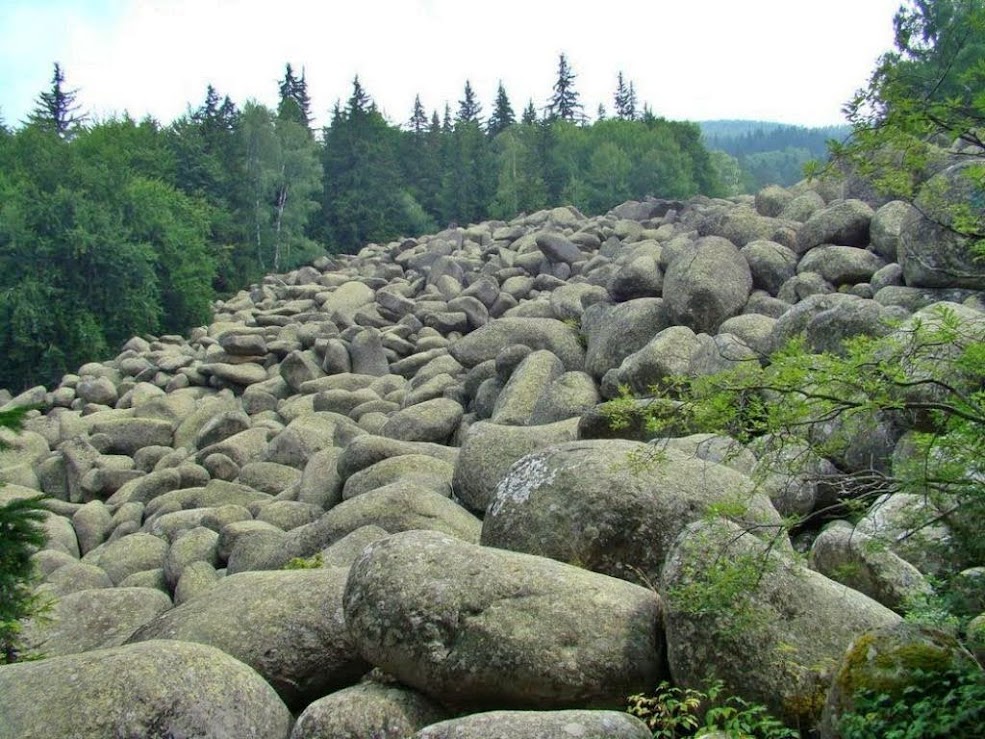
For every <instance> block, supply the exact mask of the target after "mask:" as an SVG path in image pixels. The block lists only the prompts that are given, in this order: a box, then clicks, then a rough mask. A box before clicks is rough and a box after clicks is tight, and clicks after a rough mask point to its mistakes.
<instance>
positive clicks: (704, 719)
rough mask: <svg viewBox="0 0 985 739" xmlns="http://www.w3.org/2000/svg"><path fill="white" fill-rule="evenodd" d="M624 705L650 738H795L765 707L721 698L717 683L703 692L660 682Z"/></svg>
mask: <svg viewBox="0 0 985 739" xmlns="http://www.w3.org/2000/svg"><path fill="white" fill-rule="evenodd" d="M628 704H629V705H628V708H627V709H626V710H627V712H628V713H630V714H632V715H633V716H636V717H637V718H639V719H641V720H642V721H643V722H644V723H645V724H646V725H647V728H649V729H650V731H652V732H653V737H654V739H678V738H679V737H692V736H693V737H700V736H704V735H705V734H709V733H711V732H714V731H724V732H726V733H728V734H729V736H733V737H738V738H740V739H742V738H746V737H748V738H750V739H796V738H797V732H795V731H794V730H793V729H790V728H788V727H786V726H784V725H783V723H781V722H780V721H779V720H778V719H776V718H774V717H773V716H771V715H770V714H769V712H768V711H767V710H766V708H765V706H761V705H756V704H753V703H747V702H746V701H744V700H742V699H741V698H738V697H736V696H734V695H725V694H724V686H723V684H722V683H721V682H720V681H719V682H715V683H712V684H711V686H709V688H708V692H706V693H704V692H701V691H700V690H693V689H692V688H677V687H674V686H672V685H670V684H669V683H667V682H662V683H660V685H659V686H657V690H656V692H655V693H654V694H653V695H642V694H640V695H633V696H630V697H629V701H628Z"/></svg>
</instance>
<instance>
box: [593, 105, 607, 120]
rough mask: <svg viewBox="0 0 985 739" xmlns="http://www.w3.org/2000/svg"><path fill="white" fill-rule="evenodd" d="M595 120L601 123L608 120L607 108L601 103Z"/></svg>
mask: <svg viewBox="0 0 985 739" xmlns="http://www.w3.org/2000/svg"><path fill="white" fill-rule="evenodd" d="M595 118H596V120H599V121H604V120H605V119H606V113H605V106H604V105H603V104H602V103H599V108H598V110H597V111H596V112H595Z"/></svg>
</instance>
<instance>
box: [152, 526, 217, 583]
mask: <svg viewBox="0 0 985 739" xmlns="http://www.w3.org/2000/svg"><path fill="white" fill-rule="evenodd" d="M195 562H208V563H209V564H210V565H212V566H213V567H215V566H217V565H218V564H219V534H218V533H217V532H215V531H213V530H212V529H208V528H205V527H204V526H198V527H196V528H193V529H191V530H190V531H187V532H186V533H184V534H183V535H181V536H179V537H178V538H177V539H176V540H175V542H174V543H173V544H172V545H171V547H170V549H168V555H167V557H165V559H164V578H165V580H166V581H167V583H168V587H169V588H171V589H172V590H174V588H175V587H176V586H177V584H178V580H180V579H181V573H182V572H184V571H185V568H186V567H188V566H189V565H192V564H194V563H195Z"/></svg>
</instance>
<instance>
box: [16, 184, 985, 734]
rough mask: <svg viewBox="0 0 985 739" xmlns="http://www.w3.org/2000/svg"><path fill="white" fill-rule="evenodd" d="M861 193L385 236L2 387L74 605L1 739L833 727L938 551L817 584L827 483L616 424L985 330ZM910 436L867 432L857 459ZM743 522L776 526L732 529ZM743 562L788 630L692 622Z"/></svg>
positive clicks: (21, 471) (923, 232) (629, 206)
mask: <svg viewBox="0 0 985 739" xmlns="http://www.w3.org/2000/svg"><path fill="white" fill-rule="evenodd" d="M839 195H840V193H838V192H833V191H831V188H830V187H828V186H810V185H807V184H802V185H799V186H797V187H794V188H791V189H781V188H777V187H770V188H767V189H766V190H763V191H762V192H760V193H759V194H758V195H756V196H755V197H754V198H753V197H739V198H735V199H731V200H712V199H708V198H694V199H692V200H689V201H686V202H668V201H658V200H651V201H645V202H629V203H625V204H623V205H620V206H619V207H617V208H615V209H613V210H612V211H611V212H609V213H608V214H606V215H604V216H599V217H594V218H587V217H585V216H584V215H582V214H581V213H579V212H578V211H577V210H575V209H574V208H568V207H566V208H555V209H553V210H545V211H541V212H538V213H534V214H532V215H529V216H524V217H521V218H518V219H516V220H513V221H511V222H509V223H505V222H487V223H480V224H475V225H471V226H469V227H467V228H460V227H456V228H449V229H447V230H445V231H442V232H440V233H437V234H433V235H428V236H422V237H419V238H407V239H403V240H400V241H395V242H392V243H388V244H370V245H368V246H366V247H365V248H363V249H362V250H361V251H360V252H359V253H358V254H356V255H339V256H325V257H321V258H319V259H318V260H316V261H315V262H314V263H313V264H311V265H309V266H304V267H301V268H300V269H297V270H295V271H292V272H290V273H287V274H281V275H270V276H268V277H266V278H265V279H264V280H263V281H262V282H261V283H259V284H256V285H253V286H252V287H250V288H249V289H248V290H244V291H242V292H240V293H238V294H236V295H234V296H232V297H231V298H229V299H228V300H225V301H221V302H219V303H217V304H216V306H215V314H214V320H213V322H212V323H211V324H210V325H209V326H206V327H202V328H197V329H195V330H193V331H191V332H190V334H189V335H188V336H186V337H182V336H159V337H145V338H141V337H134V338H133V339H131V340H130V341H129V342H127V344H126V345H125V346H124V347H123V349H122V352H121V353H120V354H119V355H118V356H117V357H115V358H114V359H111V360H108V361H104V362H93V363H90V364H86V365H84V366H83V367H80V368H79V370H78V372H77V373H76V374H74V375H68V376H65V377H64V378H63V379H62V381H61V383H60V384H59V385H58V386H57V387H53V388H50V389H49V388H41V387H39V388H34V389H32V390H29V391H27V392H26V393H24V394H22V395H20V396H18V397H17V398H13V399H10V403H9V405H13V404H24V403H37V404H39V405H40V407H41V408H42V409H43V410H41V411H38V412H34V413H33V414H32V416H31V417H29V420H28V421H27V423H26V430H25V431H24V432H23V433H21V434H20V435H18V436H16V437H10V438H9V439H8V440H9V442H10V448H9V449H8V450H7V451H4V452H2V453H0V479H2V480H3V481H5V482H6V485H5V486H4V487H3V488H2V489H0V503H2V502H4V501H9V500H11V499H14V498H18V497H29V496H33V495H36V494H37V493H38V492H43V493H45V494H46V495H47V496H49V500H48V507H49V511H50V513H49V514H48V519H47V522H46V529H47V533H48V536H49V539H48V544H47V545H46V547H45V548H44V549H43V550H41V551H39V552H37V553H36V554H35V555H34V559H35V561H36V564H37V567H38V570H39V572H40V573H41V574H42V575H43V579H44V582H43V584H42V585H41V586H40V591H42V592H44V593H46V594H47V595H49V596H50V597H51V598H52V602H53V606H52V609H51V610H50V612H49V613H48V617H47V618H46V619H42V620H38V621H37V622H34V623H28V624H27V625H26V628H25V632H24V636H25V640H26V642H27V646H28V647H29V649H30V650H32V651H35V652H37V653H40V654H42V655H44V659H41V660H39V661H29V662H23V663H19V664H14V665H9V666H3V667H0V737H41V736H43V737H46V738H47V739H62V738H65V739H67V737H106V736H185V737H205V736H208V737H265V738H266V737H269V738H282V739H287V737H291V738H292V739H305V738H309V737H310V738H314V737H328V736H331V737H353V738H356V737H358V738H360V739H363V738H365V737H370V736H373V737H393V738H396V737H411V736H417V737H459V738H468V739H483V738H486V739H489V738H491V737H500V736H512V737H526V736H530V737H534V736H536V737H554V736H557V737H562V736H611V737H622V736H625V737H640V738H641V739H642V738H643V737H647V736H649V735H650V734H649V732H648V731H647V730H646V728H645V727H644V726H643V724H642V723H641V722H640V721H639V720H637V719H635V718H633V717H630V716H628V715H626V714H623V713H621V712H620V711H621V709H622V707H623V706H624V705H625V699H626V697H627V696H629V695H630V694H633V693H640V692H650V691H652V690H653V689H654V688H655V687H656V686H657V684H658V683H660V682H661V681H662V680H669V681H672V682H676V683H677V684H681V685H694V686H696V687H697V686H699V685H700V684H701V681H702V680H704V679H705V678H707V677H709V676H715V677H718V678H720V679H723V680H724V681H725V682H726V684H727V685H728V686H729V687H730V688H731V689H732V690H734V691H736V692H737V693H739V694H740V695H742V696H743V697H745V698H747V699H750V700H756V701H760V702H764V703H766V704H767V705H768V706H769V707H770V708H771V709H772V710H774V711H775V712H777V713H778V714H779V715H780V716H782V717H783V718H784V719H785V720H786V721H788V722H789V723H790V724H791V725H798V724H799V725H802V726H805V725H811V724H813V723H815V722H817V721H818V720H819V719H820V713H821V709H822V708H823V706H824V702H825V694H826V691H827V688H828V686H829V685H830V680H831V675H833V674H834V671H835V669H836V668H837V665H838V663H839V660H841V659H842V656H843V654H844V652H845V650H846V649H847V648H848V647H849V645H850V644H851V643H852V640H853V639H855V638H856V637H858V636H859V635H860V634H861V633H863V632H865V631H867V630H870V629H888V628H891V627H893V626H894V625H895V624H896V623H897V622H898V621H899V616H898V615H897V613H895V612H894V610H893V609H897V610H898V608H899V606H900V603H901V601H902V599H903V598H904V597H905V596H906V594H907V593H912V592H921V591H922V590H925V589H926V588H927V580H926V576H927V575H932V574H934V568H935V567H940V566H944V564H945V563H942V562H940V561H937V560H934V561H925V560H926V553H925V552H924V551H921V550H920V549H919V547H916V548H914V547H911V548H910V549H909V550H907V549H906V548H905V547H902V548H901V549H900V550H899V551H895V550H893V549H889V550H880V551H878V552H877V551H875V550H872V549H866V548H865V547H862V546H858V545H857V542H860V541H861V540H862V534H859V539H858V540H855V539H853V538H852V537H851V536H850V533H851V532H850V531H848V532H846V530H844V528H843V527H844V526H845V524H841V523H836V524H833V525H832V527H831V529H830V530H829V531H828V533H826V534H824V535H823V536H822V537H819V538H818V541H817V551H816V553H815V554H813V555H812V557H811V559H810V563H811V566H812V567H813V568H814V569H808V567H807V565H806V564H805V562H804V560H801V559H798V558H795V557H794V556H793V547H792V546H791V544H790V542H789V541H787V540H786V539H785V538H783V539H782V541H776V540H774V539H772V538H771V536H772V534H771V533H770V532H775V531H777V530H778V524H779V523H780V521H781V515H789V514H791V513H798V514H800V515H803V514H805V513H809V512H811V511H812V510H814V509H815V508H816V507H820V506H822V505H825V504H826V502H825V501H826V499H825V497H824V491H823V490H817V489H816V487H815V486H811V485H809V484H808V483H807V482H805V481H803V480H795V479H793V477H791V479H790V480H787V481H786V482H787V483H788V484H776V485H768V486H765V487H764V486H761V485H756V484H754V483H753V480H752V475H753V472H754V470H755V469H756V466H757V464H759V462H760V457H761V456H762V454H763V453H764V452H762V450H757V449H744V448H741V447H739V446H738V445H737V443H735V442H732V441H731V440H729V439H726V438H722V437H715V436H708V435H704V436H686V435H683V434H682V435H681V436H680V437H679V438H674V439H671V440H668V441H667V444H666V452H665V458H664V459H662V461H661V463H660V465H659V466H658V467H655V468H652V469H643V470H640V469H638V467H637V466H635V465H634V464H633V462H632V460H634V459H636V458H637V457H638V456H639V455H641V454H642V455H645V454H647V452H648V451H649V450H652V448H653V444H652V443H649V442H648V439H647V437H646V436H645V434H644V433H643V432H642V430H641V429H639V428H635V427H631V428H629V429H626V430H624V431H619V430H613V429H612V428H611V427H610V424H609V423H607V421H606V419H605V415H604V413H603V412H602V411H601V410H600V408H601V407H602V406H603V405H604V403H605V402H606V401H608V400H610V399H612V398H614V397H616V396H617V395H618V393H619V389H620V388H621V387H624V386H628V387H629V388H631V389H632V390H634V391H636V392H637V393H646V392H647V390H648V389H649V388H650V387H651V386H652V385H653V384H654V383H657V382H659V381H660V380H661V379H662V378H664V377H667V376H670V375H675V374H682V373H683V374H690V375H696V374H705V373H712V372H716V371H718V370H720V369H724V368H727V367H729V366H732V365H733V364H734V363H736V362H740V361H748V360H750V359H755V358H756V357H758V356H763V355H765V354H767V353H769V352H770V351H771V350H773V349H775V348H777V347H779V346H781V345H782V344H783V343H784V342H785V341H786V340H787V339H789V338H790V337H792V336H794V335H797V334H802V333H803V334H806V336H807V337H808V341H809V343H810V345H811V346H812V347H814V348H816V349H819V350H820V349H826V348H831V347H834V346H837V344H838V342H840V341H841V340H842V339H844V338H846V337H848V336H852V335H856V334H859V333H875V334H878V333H879V332H885V331H887V330H888V329H886V327H885V323H884V321H885V320H886V319H897V320H905V319H907V318H909V317H910V316H912V315H914V314H917V315H922V314H923V313H924V312H926V311H927V310H928V308H929V307H930V306H932V305H934V304H936V303H939V302H942V301H948V302H950V303H952V304H956V305H955V306H954V307H955V309H956V310H960V311H962V314H963V315H966V316H967V317H968V318H969V320H972V321H979V322H981V323H982V324H983V325H985V313H983V312H982V309H983V297H982V296H983V293H982V292H981V291H982V290H985V270H983V269H982V267H981V265H979V264H973V263H971V262H970V261H968V260H966V259H965V260H964V261H962V260H963V259H964V258H963V257H962V256H961V254H960V253H959V249H958V248H957V247H956V246H955V245H954V244H953V238H952V237H951V235H950V234H940V233H937V232H935V231H934V229H933V228H932V227H931V226H929V225H928V224H927V223H926V222H925V220H924V218H923V216H922V215H921V214H920V212H919V211H917V210H916V209H914V208H912V207H911V206H908V205H906V204H904V203H901V202H892V203H888V204H885V205H882V206H881V207H878V208H875V209H874V208H873V207H871V206H870V205H868V204H866V203H864V202H862V201H860V200H853V199H841V198H840V197H839ZM935 234H936V235H935ZM938 241H939V242H941V243H937V242H938ZM944 242H946V243H944ZM955 275H957V277H954V276H955ZM952 278H953V279H952ZM903 431H904V430H903V429H899V428H895V427H887V428H885V429H883V433H882V434H881V435H880V434H868V433H867V434H866V438H865V440H864V441H865V442H866V444H868V445H869V447H871V448H869V447H867V448H866V454H867V457H866V459H867V462H872V463H873V464H876V465H878V464H883V463H885V464H891V463H892V458H893V454H894V451H895V450H896V446H897V443H898V442H899V440H900V438H901V437H902V435H903ZM619 437H622V438H619ZM861 441H862V440H860V443H861ZM833 462H834V463H836V464H838V465H839V466H840V468H842V469H849V468H850V467H849V465H850V463H851V460H847V461H846V460H833ZM817 463H818V464H819V465H822V464H827V465H829V466H830V465H831V464H832V461H827V460H818V461H817ZM793 483H796V484H797V486H796V489H795V491H794V492H791V485H792V484H793ZM737 498H741V499H742V500H743V501H745V504H746V505H745V507H744V509H743V510H744V511H745V513H744V514H743V515H744V516H745V519H746V520H748V518H749V517H750V516H752V517H754V520H755V521H756V522H757V523H758V527H757V529H756V531H757V533H756V536H751V535H742V534H741V531H740V530H739V529H738V528H737V526H738V523H740V522H738V521H737V522H734V523H733V522H729V521H728V520H725V519H722V520H719V521H718V522H717V523H715V522H714V521H709V517H708V512H709V511H710V510H719V509H725V508H727V505H724V504H727V503H728V501H733V500H735V499H737ZM920 504H922V503H921V502H920V501H904V500H901V501H900V502H899V505H898V506H896V508H897V509H899V510H898V512H899V513H900V515H901V516H902V515H903V514H904V513H905V509H907V508H908V506H913V505H920ZM887 510H889V509H888V508H887ZM893 525H894V524H893V521H892V517H891V516H890V515H889V514H888V513H884V512H874V513H872V514H871V516H870V517H869V520H867V521H866V522H865V527H864V529H865V536H866V537H870V536H876V535H877V534H878V532H879V531H880V530H882V529H885V528H886V527H891V526H893ZM737 531H740V533H739V534H737V533H736V532H737ZM923 534H924V535H926V536H934V535H941V536H946V532H943V533H942V532H935V531H930V530H928V531H926V532H923ZM807 546H808V547H809V546H810V544H808V545H807ZM731 550H735V552H734V553H730V554H729V555H728V556H734V557H736V558H738V557H740V556H746V555H749V556H753V555H755V556H760V557H761V558H762V561H763V562H764V563H768V564H769V567H770V572H771V573H772V574H771V575H770V576H769V577H767V578H763V579H762V580H761V582H759V583H758V584H757V585H756V586H755V588H756V591H755V592H754V593H752V594H751V600H752V602H754V603H757V604H760V605H761V609H760V613H761V614H765V616H766V620H765V622H763V623H760V624H759V625H758V627H756V628H750V629H747V630H736V629H732V628H730V624H727V623H721V622H719V621H717V620H716V618H715V617H714V616H708V617H707V618H705V619H703V620H701V621H696V620H690V619H688V618H684V617H682V616H681V615H680V612H679V609H678V608H677V607H676V605H675V603H674V596H673V593H674V592H676V591H675V588H677V587H678V586H679V585H680V584H681V583H686V582H688V581H689V579H693V578H695V577H697V576H698V575H699V574H700V571H701V570H702V569H703V568H707V567H712V566H713V565H714V563H715V562H716V558H717V557H718V556H720V552H722V551H731ZM750 553H751V555H750ZM757 553H758V554H757ZM921 558H923V559H921ZM846 563H855V564H856V565H861V567H860V568H856V570H855V571H856V572H857V573H858V572H861V575H857V576H856V578H855V580H853V581H850V582H845V583H839V582H835V581H834V580H833V579H830V578H834V577H838V576H839V575H838V573H839V572H846V571H847V569H846V568H845V567H844V565H845V564H846ZM765 566H766V564H764V567H765ZM842 579H844V578H842Z"/></svg>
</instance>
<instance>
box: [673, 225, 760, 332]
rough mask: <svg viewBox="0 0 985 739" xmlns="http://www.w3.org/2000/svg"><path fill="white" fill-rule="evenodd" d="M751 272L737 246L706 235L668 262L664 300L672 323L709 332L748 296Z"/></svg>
mask: <svg viewBox="0 0 985 739" xmlns="http://www.w3.org/2000/svg"><path fill="white" fill-rule="evenodd" d="M750 290H752V273H751V272H750V270H749V263H748V262H747V261H746V260H745V258H743V256H742V254H741V253H740V252H739V250H738V249H737V248H736V247H735V246H734V245H733V244H731V243H730V242H728V241H726V240H725V239H723V238H719V237H715V236H708V237H705V238H703V239H699V240H698V241H697V243H696V244H695V247H694V248H693V249H691V250H689V251H687V252H685V253H683V254H682V255H681V256H680V257H678V258H677V259H675V260H674V261H672V262H671V263H670V266H669V267H668V268H667V274H666V276H665V278H664V301H665V305H666V308H667V312H668V316H669V318H670V320H671V321H672V322H674V323H678V324H681V325H684V326H687V327H689V328H691V329H694V330H695V331H696V332H707V333H713V332H714V331H715V330H716V329H717V328H718V326H719V324H721V322H722V321H724V320H725V319H726V318H731V317H732V316H734V315H737V314H738V313H739V312H740V311H741V310H742V307H743V306H744V305H745V304H746V300H748V299H749V292H750Z"/></svg>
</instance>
